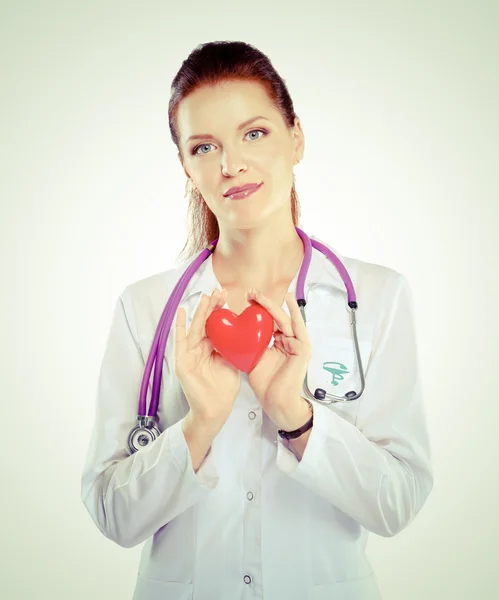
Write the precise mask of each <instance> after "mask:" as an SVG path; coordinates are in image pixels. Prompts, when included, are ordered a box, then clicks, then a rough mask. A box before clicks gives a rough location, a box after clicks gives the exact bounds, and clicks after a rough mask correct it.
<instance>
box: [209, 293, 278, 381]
mask: <svg viewBox="0 0 499 600" xmlns="http://www.w3.org/2000/svg"><path fill="white" fill-rule="evenodd" d="M273 333H274V319H273V318H272V315H271V314H270V313H269V311H268V310H267V309H266V308H264V307H263V306H262V305H261V304H258V303H256V302H255V303H254V304H252V305H251V306H248V308H246V309H244V310H243V312H242V313H241V314H240V315H237V314H236V313H235V312H232V311H231V310H228V309H227V308H217V309H216V310H214V311H213V312H212V313H211V315H210V316H209V317H208V319H207V320H206V335H207V336H208V338H209V339H210V341H211V343H212V344H213V346H214V347H215V350H217V352H219V353H220V354H221V355H222V356H223V357H224V358H225V359H226V360H227V361H229V362H230V363H231V364H232V365H234V367H236V368H237V369H239V370H240V371H243V372H244V373H248V372H249V371H251V370H252V369H253V368H254V367H255V365H256V364H257V362H258V361H259V360H260V358H261V356H262V354H263V353H264V352H265V350H266V348H267V347H268V345H269V342H270V340H271V339H272V335H273Z"/></svg>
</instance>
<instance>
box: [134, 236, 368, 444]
mask: <svg viewBox="0 0 499 600" xmlns="http://www.w3.org/2000/svg"><path fill="white" fill-rule="evenodd" d="M296 232H297V233H298V235H299V236H300V237H301V239H302V242H303V247H304V250H305V254H304V257H303V262H302V266H301V268H300V272H299V274H298V280H297V283H296V301H297V304H298V306H299V307H300V312H301V315H302V317H303V321H304V322H305V323H306V322H307V320H306V318H305V305H306V304H307V303H306V301H305V294H304V286H305V278H306V276H307V273H308V268H309V266H310V261H311V259H312V247H314V248H316V249H317V250H319V251H320V252H322V254H324V256H326V258H328V259H329V260H330V261H331V262H332V263H333V264H334V265H335V267H336V268H337V270H338V272H339V274H340V275H341V278H342V280H343V283H344V284H345V286H346V289H347V295H348V306H349V307H350V309H351V311H350V315H351V321H350V323H351V325H352V335H353V339H354V342H355V354H356V360H357V366H358V369H359V373H360V380H361V389H360V392H359V393H358V394H357V393H356V392H355V391H350V392H347V393H346V394H345V395H344V396H335V395H334V394H328V393H327V392H326V390H323V389H322V388H317V389H316V390H315V392H314V393H313V395H312V393H311V391H310V389H309V387H308V382H307V375H308V371H307V373H306V374H305V381H304V384H303V389H304V392H305V395H306V396H307V397H308V398H310V399H311V400H318V401H319V402H322V403H323V404H331V403H332V402H351V401H352V400H356V399H357V398H360V396H361V395H362V392H363V391H364V387H365V380H364V370H363V368H362V360H361V357H360V350H359V342H358V340H357V323H356V320H355V311H356V310H357V308H358V306H357V298H356V294H355V290H354V287H353V283H352V280H351V279H350V276H349V274H348V272H347V270H346V268H345V267H344V265H343V264H342V262H341V261H340V259H339V258H338V257H337V256H336V255H335V254H334V253H333V252H332V251H331V250H330V249H329V248H328V247H327V246H325V245H324V244H321V242H318V241H317V240H311V239H310V238H309V237H308V236H307V234H306V233H305V232H304V231H302V230H301V229H299V228H298V227H296ZM218 239H219V238H216V239H215V240H213V242H211V244H210V245H209V246H208V247H207V248H204V250H202V251H201V252H200V253H199V255H198V256H197V258H195V259H194V260H193V262H192V263H191V264H190V265H189V266H188V267H187V269H186V270H185V271H184V273H183V275H182V276H181V277H180V279H179V280H178V282H177V285H176V286H175V288H174V290H173V292H172V293H171V295H170V298H169V299H168V302H167V303H166V306H165V308H164V309H163V313H162V315H161V318H160V320H159V323H158V327H157V329H156V333H155V335H154V339H153V342H152V345H151V349H150V351H149V357H148V359H147V363H146V365H145V368H144V375H143V377H142V384H141V386H140V396H139V406H138V416H137V421H138V424H137V425H136V426H135V427H134V428H133V429H132V430H131V431H130V434H129V436H128V449H129V451H130V454H133V453H134V452H136V451H137V450H140V449H141V448H144V446H147V445H148V444H149V443H150V442H152V441H154V440H155V439H156V438H157V437H158V436H159V435H160V433H161V432H160V430H159V428H158V421H159V418H158V415H157V413H158V405H159V392H160V388H161V374H162V365H163V358H164V355H165V348H166V342H167V340H168V334H169V333H170V329H171V326H172V322H173V319H174V318H175V315H176V314H177V309H178V307H179V305H180V302H181V300H182V297H183V294H184V291H185V289H186V287H187V285H188V284H189V281H190V280H191V278H192V276H193V275H194V273H195V272H196V271H197V270H198V268H199V267H200V265H201V264H202V263H203V262H204V261H205V260H206V259H207V258H208V256H209V255H210V254H212V253H213V251H214V250H215V247H216V245H217V243H218ZM160 357H161V358H160ZM153 364H154V379H153V384H152V392H151V402H150V404H149V410H148V411H147V413H146V404H147V388H148V386H149V381H150V378H151V371H152V368H153Z"/></svg>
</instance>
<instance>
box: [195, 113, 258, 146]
mask: <svg viewBox="0 0 499 600" xmlns="http://www.w3.org/2000/svg"><path fill="white" fill-rule="evenodd" d="M257 119H265V121H270V119H267V117H262V116H258V117H251V119H248V120H247V121H244V123H241V124H240V125H238V127H237V131H240V130H241V129H244V128H245V127H246V126H247V125H250V124H251V123H253V121H256V120H257ZM198 139H209V140H214V139H215V138H214V137H213V136H212V135H211V134H210V133H197V134H196V135H191V136H190V137H188V138H187V140H186V143H187V142H188V141H190V140H198Z"/></svg>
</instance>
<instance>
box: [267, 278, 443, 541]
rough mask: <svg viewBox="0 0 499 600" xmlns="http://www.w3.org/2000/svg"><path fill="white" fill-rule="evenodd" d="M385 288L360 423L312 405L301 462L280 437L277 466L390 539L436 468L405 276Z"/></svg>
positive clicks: (415, 508) (416, 507)
mask: <svg viewBox="0 0 499 600" xmlns="http://www.w3.org/2000/svg"><path fill="white" fill-rule="evenodd" d="M386 287H388V290H387V294H386V295H385V297H384V301H383V302H382V309H381V314H380V316H379V319H378V322H377V326H376V332H375V335H374V340H373V344H374V345H373V351H372V354H371V361H370V363H369V367H368V369H367V371H366V385H365V389H364V392H363V394H362V396H361V397H360V399H359V401H360V406H359V411H358V414H357V421H356V424H355V425H353V424H352V423H350V422H349V421H347V420H345V419H344V418H343V417H341V416H340V415H339V414H338V413H335V412H334V411H333V410H331V409H330V408H329V407H328V406H326V405H324V404H321V403H320V402H317V401H316V402H314V404H313V405H314V425H313V427H312V430H311V433H310V436H309V439H308V442H307V446H306V447H305V450H304V453H303V456H302V458H301V460H299V459H298V458H297V457H296V455H295V454H294V453H293V452H292V451H291V450H290V449H289V448H288V447H287V446H286V445H285V444H284V442H283V440H281V439H280V438H279V439H278V446H277V448H278V454H277V464H278V466H279V468H280V469H281V470H282V471H284V472H286V473H288V474H289V476H290V477H293V478H294V479H296V480H297V481H300V482H301V483H303V485H305V486H307V487H308V488H309V489H311V490H313V491H315V492H316V493H317V494H319V495H320V496H322V497H323V498H325V499H326V500H327V501H329V502H330V503H331V504H333V505H334V506H335V507H337V508H339V509H340V510H341V511H342V512H344V513H345V514H347V515H349V516H350V517H352V518H353V519H355V520H356V521H358V522H359V523H360V524H361V525H362V526H364V527H365V528H366V529H367V530H369V531H372V532H373V533H376V534H378V535H381V536H384V537H390V536H393V535H395V534H397V533H398V532H400V531H401V530H402V529H404V528H405V527H406V526H407V525H408V524H409V523H411V521H412V520H413V519H414V518H415V516H416V515H417V514H418V512H419V511H420V510H421V508H422V506H423V504H424V503H425V501H426V499H427V498H428V496H429V494H430V492H431V490H432V488H433V471H432V466H431V456H430V444H429V436H428V430H427V424H426V418H425V408H424V404H423V401H422V393H421V382H420V377H419V365H418V356H417V347H416V337H415V327H414V307H413V299H412V292H411V290H410V287H409V284H408V282H407V279H406V278H405V276H404V275H402V274H400V273H396V275H395V277H393V279H392V281H391V283H389V284H388V285H387V286H386ZM353 402H356V401H355V400H354V401H353Z"/></svg>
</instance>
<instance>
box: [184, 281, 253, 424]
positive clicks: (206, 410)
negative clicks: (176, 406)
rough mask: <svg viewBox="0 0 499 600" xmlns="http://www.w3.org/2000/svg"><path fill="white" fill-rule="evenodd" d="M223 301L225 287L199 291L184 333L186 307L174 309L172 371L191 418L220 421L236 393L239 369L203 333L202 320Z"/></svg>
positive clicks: (229, 409) (238, 386) (230, 405)
mask: <svg viewBox="0 0 499 600" xmlns="http://www.w3.org/2000/svg"><path fill="white" fill-rule="evenodd" d="M225 301H226V297H225V290H224V291H223V293H220V290H218V289H215V290H214V291H213V293H212V295H211V297H210V296H207V295H206V294H202V297H201V300H200V302H199V305H198V307H197V309H196V312H195V313H194V317H193V319H192V322H191V326H190V328H189V332H188V333H186V327H185V323H186V311H185V309H184V308H179V309H178V310H177V315H176V321H175V375H176V376H177V377H178V379H179V381H180V384H181V385H182V389H183V390H184V393H185V396H186V398H187V401H188V403H189V406H190V408H191V413H192V416H193V418H196V419H199V421H200V422H203V423H207V424H219V425H223V423H225V421H226V420H227V418H228V416H229V414H230V412H231V411H232V407H233V405H234V401H235V399H236V397H237V394H238V393H239V388H240V384H241V381H240V372H239V369H237V368H236V367H234V366H233V365H231V364H230V363H229V362H228V361H226V360H225V359H224V358H223V357H222V356H221V355H220V354H219V353H218V352H217V351H216V350H215V349H214V347H213V344H212V343H211V341H210V340H209V338H208V337H207V336H206V327H205V325H206V320H207V319H208V317H209V316H210V314H211V313H212V312H213V311H214V310H215V309H217V308H221V307H222V306H223V305H224V304H225Z"/></svg>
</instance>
